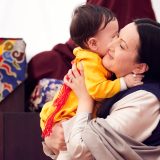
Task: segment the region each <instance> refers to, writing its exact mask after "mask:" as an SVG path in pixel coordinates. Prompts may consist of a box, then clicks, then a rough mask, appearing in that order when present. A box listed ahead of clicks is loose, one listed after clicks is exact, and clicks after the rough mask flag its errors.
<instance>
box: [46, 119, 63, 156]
mask: <svg viewBox="0 0 160 160" xmlns="http://www.w3.org/2000/svg"><path fill="white" fill-rule="evenodd" d="M44 142H45V144H46V145H47V147H49V148H50V149H51V150H52V152H54V153H55V154H58V153H59V151H60V150H61V151H64V150H66V144H65V141H64V133H63V127H62V125H61V123H60V122H59V123H56V124H55V125H54V126H53V128H52V132H51V134H50V135H49V136H47V137H45V139H44Z"/></svg>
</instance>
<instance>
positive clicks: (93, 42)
mask: <svg viewBox="0 0 160 160" xmlns="http://www.w3.org/2000/svg"><path fill="white" fill-rule="evenodd" d="M87 45H88V48H89V49H90V50H92V51H94V52H96V51H97V49H98V43H97V40H96V38H94V37H92V38H89V40H88V41H87Z"/></svg>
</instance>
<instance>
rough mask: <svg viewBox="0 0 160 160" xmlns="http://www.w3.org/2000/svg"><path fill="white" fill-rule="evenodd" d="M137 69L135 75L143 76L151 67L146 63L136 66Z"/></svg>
mask: <svg viewBox="0 0 160 160" xmlns="http://www.w3.org/2000/svg"><path fill="white" fill-rule="evenodd" d="M136 65H137V66H136V68H135V69H134V70H133V73H134V74H143V73H145V72H147V71H148V69H149V67H148V65H147V64H146V63H140V64H136Z"/></svg>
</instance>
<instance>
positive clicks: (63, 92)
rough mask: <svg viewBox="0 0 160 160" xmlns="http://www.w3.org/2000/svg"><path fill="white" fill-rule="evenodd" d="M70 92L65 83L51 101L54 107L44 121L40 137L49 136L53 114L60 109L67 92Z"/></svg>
mask: <svg viewBox="0 0 160 160" xmlns="http://www.w3.org/2000/svg"><path fill="white" fill-rule="evenodd" d="M70 92H71V89H70V88H69V87H68V86H66V85H65V84H63V85H62V87H61V89H60V92H59V95H58V97H57V98H56V99H55V101H54V102H53V106H54V107H55V108H56V109H55V110H54V112H53V113H51V115H50V116H49V118H48V119H47V121H46V125H45V129H44V131H43V132H42V137H43V138H44V137H46V136H49V135H50V133H51V132H52V127H53V125H54V123H55V120H54V117H55V115H56V114H57V113H58V112H59V111H60V110H61V108H62V107H63V106H64V104H65V103H66V101H67V99H68V97H69V94H70Z"/></svg>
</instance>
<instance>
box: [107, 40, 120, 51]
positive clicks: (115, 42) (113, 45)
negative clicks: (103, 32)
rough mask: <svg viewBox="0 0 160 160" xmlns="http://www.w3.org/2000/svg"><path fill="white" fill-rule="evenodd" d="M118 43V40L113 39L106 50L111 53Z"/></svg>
mask: <svg viewBox="0 0 160 160" xmlns="http://www.w3.org/2000/svg"><path fill="white" fill-rule="evenodd" d="M118 42H119V39H118V38H116V39H113V40H112V42H110V43H109V44H108V48H109V49H110V50H112V51H113V50H114V48H115V47H116V45H117V44H118Z"/></svg>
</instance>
